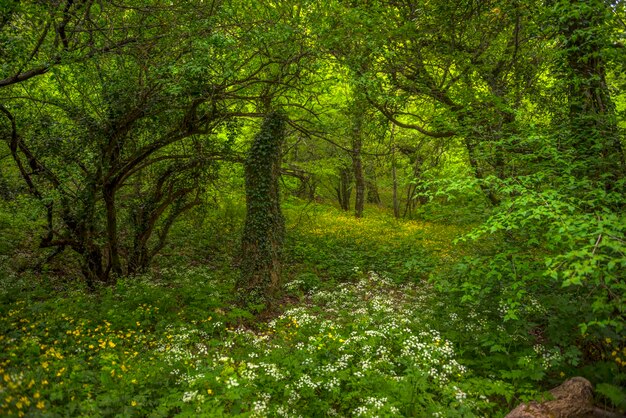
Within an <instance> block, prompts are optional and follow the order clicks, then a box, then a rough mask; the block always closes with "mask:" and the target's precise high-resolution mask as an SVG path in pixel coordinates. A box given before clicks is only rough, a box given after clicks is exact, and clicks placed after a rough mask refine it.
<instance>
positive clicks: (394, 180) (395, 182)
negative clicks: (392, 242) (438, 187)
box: [390, 123, 400, 219]
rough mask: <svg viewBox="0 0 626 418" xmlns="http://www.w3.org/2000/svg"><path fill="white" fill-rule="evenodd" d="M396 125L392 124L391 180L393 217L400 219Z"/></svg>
mask: <svg viewBox="0 0 626 418" xmlns="http://www.w3.org/2000/svg"><path fill="white" fill-rule="evenodd" d="M395 131H396V125H395V124H393V123H392V124H391V138H390V139H391V180H392V183H393V216H394V217H395V218H396V219H398V218H399V217H400V202H398V176H397V174H396V170H397V169H396V166H397V164H398V162H397V160H396V143H395V135H394V134H395Z"/></svg>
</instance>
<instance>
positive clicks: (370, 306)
mask: <svg viewBox="0 0 626 418" xmlns="http://www.w3.org/2000/svg"><path fill="white" fill-rule="evenodd" d="M231 215H232V216H231V217H230V218H228V217H226V218H223V219H224V220H223V221H222V222H221V223H218V224H216V223H215V222H212V221H211V219H210V217H209V218H207V219H205V220H204V222H202V225H195V224H193V225H192V224H189V225H183V226H181V227H180V228H179V229H178V230H177V231H175V233H174V236H173V237H172V244H171V245H170V246H169V248H168V249H167V250H166V251H165V253H164V255H163V256H161V257H160V259H159V260H157V261H158V264H159V266H158V267H157V268H155V269H154V271H151V272H150V273H149V274H145V275H143V276H141V277H136V278H132V279H130V278H129V279H125V278H124V279H120V280H119V281H118V283H117V285H116V286H115V287H113V288H103V289H101V290H100V291H98V292H96V293H91V294H90V293H86V292H85V291H84V290H83V287H82V284H81V282H80V280H70V279H69V278H68V277H67V272H65V273H63V274H61V273H59V272H55V271H50V272H48V273H44V274H37V275H35V274H29V273H20V274H19V275H18V274H16V273H12V272H10V271H9V270H6V269H5V270H6V271H4V272H3V274H5V277H3V279H2V283H1V285H2V286H1V288H0V302H1V303H0V331H1V335H0V353H1V354H0V415H2V416H10V415H13V416H33V417H38V416H41V417H43V416H47V417H56V416H72V417H79V416H129V417H130V416H150V417H167V416H174V415H176V416H207V417H219V416H242V417H243V416H246V417H262V416H284V417H287V416H289V417H291V416H293V417H298V416H301V417H318V416H364V417H366V416H367V417H373V416H379V417H388V416H442V417H453V416H503V415H504V414H505V413H506V411H508V410H510V409H511V407H512V406H514V405H515V404H516V403H518V402H520V400H522V399H526V398H527V397H529V396H533V395H536V394H537V393H538V390H539V388H538V387H537V385H536V384H534V383H535V382H537V381H538V380H540V378H543V377H545V376H546V373H549V374H551V375H552V376H555V378H557V379H559V378H561V377H563V376H564V374H563V371H562V370H558V369H555V368H551V364H556V362H554V360H555V356H556V353H555V352H552V351H550V350H549V349H547V348H543V347H539V348H535V349H534V350H530V351H529V352H528V353H527V355H528V357H529V359H528V364H526V365H522V366H520V370H518V371H517V372H518V375H515V374H514V372H515V371H516V370H515V368H511V367H510V366H508V365H506V363H505V361H506V359H507V358H508V352H507V347H504V346H503V345H501V344H499V342H498V341H499V340H498V338H497V337H495V336H494V335H501V336H502V339H503V341H504V340H505V339H506V340H508V339H511V338H515V335H511V334H510V333H511V331H510V330H509V329H506V330H505V329H504V327H503V325H502V317H503V316H502V315H503V313H502V307H501V306H483V307H476V306H473V305H471V304H469V303H464V302H463V301H462V300H455V299H450V294H446V293H445V292H443V291H441V290H440V287H441V286H440V285H441V284H442V283H445V282H446V280H447V278H450V277H453V275H454V269H455V268H458V265H459V263H460V260H461V259H462V257H463V255H465V254H470V253H472V254H475V253H477V252H480V251H482V249H481V248H479V247H476V246H475V245H474V244H472V245H468V244H466V243H461V244H458V245H454V244H453V242H454V241H455V239H456V238H458V237H459V236H461V235H463V233H465V232H467V231H468V230H469V226H468V225H451V224H444V223H429V222H417V221H398V220H395V219H393V218H392V217H390V216H389V214H388V213H386V212H384V211H381V210H378V209H376V208H371V209H369V210H368V211H367V212H366V214H365V217H364V218H363V219H354V218H353V217H352V216H351V215H350V214H347V213H342V212H340V211H337V210H336V209H334V208H330V207H327V206H321V205H307V206H303V205H293V206H289V205H287V207H286V216H287V220H288V222H287V229H288V239H287V243H286V249H285V259H286V265H285V276H286V278H287V281H286V283H285V286H284V290H285V295H286V296H285V298H284V299H283V300H282V304H281V305H280V306H278V305H277V306H275V307H274V308H273V309H272V311H271V312H272V314H271V315H270V316H268V315H267V314H265V315H261V316H255V315H256V314H257V312H251V311H249V310H244V309H241V308H238V307H236V305H235V304H234V300H235V297H234V295H235V292H234V281H235V278H236V276H237V270H236V268H235V267H233V259H234V258H233V254H234V249H235V248H236V245H237V231H238V230H239V227H240V222H241V218H240V217H239V216H237V214H231ZM220 216H224V214H223V213H222V214H220ZM229 219H230V221H229ZM199 222H200V221H199ZM206 225H219V227H216V226H213V227H210V226H206ZM486 245H487V246H489V245H491V244H489V243H487V244H486ZM494 245H495V244H494ZM69 264H71V263H69ZM455 266H456V267H455ZM259 318H261V319H259ZM533 353H534V354H533ZM531 357H532V358H531ZM541 365H544V366H545V367H544V368H543V369H542V370H541V373H542V374H541V376H540V377H539V378H536V377H533V376H532V375H530V374H531V373H538V371H537V370H538V368H539V367H541ZM503 370H506V373H505V372H504V371H503ZM521 370H525V371H524V372H522V371H521ZM507 373H508V374H507ZM523 373H529V375H524V374H523Z"/></svg>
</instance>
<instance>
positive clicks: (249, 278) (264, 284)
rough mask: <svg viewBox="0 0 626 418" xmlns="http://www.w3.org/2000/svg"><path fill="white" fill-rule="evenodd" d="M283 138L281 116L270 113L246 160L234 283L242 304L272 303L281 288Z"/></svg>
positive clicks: (283, 223) (283, 124)
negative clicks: (243, 215) (238, 265)
mask: <svg viewBox="0 0 626 418" xmlns="http://www.w3.org/2000/svg"><path fill="white" fill-rule="evenodd" d="M284 137H285V119H284V116H282V115H281V114H279V113H276V112H274V113H271V114H269V115H268V116H267V117H266V118H265V121H264V122H263V125H262V126H261V130H260V131H259V133H258V134H257V135H256V137H255V138H254V142H253V144H252V147H251V148H250V151H249V152H248V155H247V158H246V161H245V184H246V220H245V224H244V230H243V237H242V239H241V252H242V257H241V275H240V277H239V280H238V283H237V287H238V290H239V292H240V301H241V302H242V303H244V304H245V303H252V304H258V303H262V304H270V305H271V304H272V303H273V301H274V300H275V296H276V294H277V293H278V291H279V289H280V274H281V258H282V246H283V240H284V235H285V222H284V218H283V215H282V212H281V209H280V201H279V187H278V180H279V176H280V160H281V147H282V144H283V140H284Z"/></svg>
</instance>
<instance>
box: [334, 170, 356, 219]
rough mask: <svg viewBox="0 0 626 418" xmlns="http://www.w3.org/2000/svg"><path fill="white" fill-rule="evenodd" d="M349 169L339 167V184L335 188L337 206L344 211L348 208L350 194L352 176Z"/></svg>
mask: <svg viewBox="0 0 626 418" xmlns="http://www.w3.org/2000/svg"><path fill="white" fill-rule="evenodd" d="M351 174H352V173H351V172H350V169H349V168H347V167H342V168H340V169H339V184H338V185H337V187H336V188H335V191H336V192H337V201H338V202H339V206H340V207H341V209H342V210H344V211H346V212H347V211H349V210H350V195H351V194H352V186H351V184H350V183H351V182H352V176H351Z"/></svg>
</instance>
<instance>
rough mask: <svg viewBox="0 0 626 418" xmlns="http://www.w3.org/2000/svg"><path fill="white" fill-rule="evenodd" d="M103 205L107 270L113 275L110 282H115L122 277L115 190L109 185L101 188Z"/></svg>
mask: <svg viewBox="0 0 626 418" xmlns="http://www.w3.org/2000/svg"><path fill="white" fill-rule="evenodd" d="M102 194H103V198H104V205H105V208H106V217H107V225H106V228H107V240H108V248H109V266H108V268H109V269H110V271H111V272H112V273H113V276H112V280H113V281H115V280H116V279H117V278H118V277H120V276H121V275H122V262H121V261H120V254H119V248H118V240H117V209H116V207H115V188H114V187H113V186H110V185H106V186H105V187H104V188H103V193H102Z"/></svg>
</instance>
